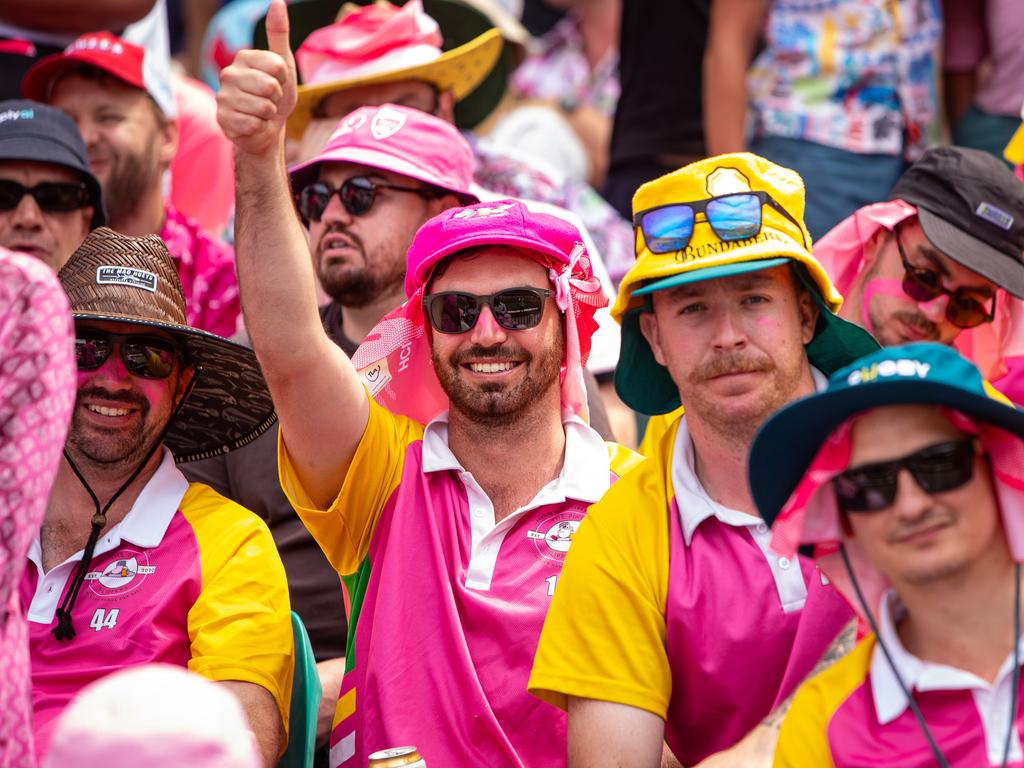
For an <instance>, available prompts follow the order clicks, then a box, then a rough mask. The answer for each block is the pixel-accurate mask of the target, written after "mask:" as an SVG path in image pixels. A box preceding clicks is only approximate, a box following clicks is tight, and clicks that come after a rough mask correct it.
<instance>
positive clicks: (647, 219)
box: [633, 191, 810, 254]
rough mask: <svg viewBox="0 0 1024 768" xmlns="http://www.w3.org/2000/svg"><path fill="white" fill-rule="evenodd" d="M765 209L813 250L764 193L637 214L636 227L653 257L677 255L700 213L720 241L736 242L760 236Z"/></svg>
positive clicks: (786, 215)
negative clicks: (779, 217) (775, 213)
mask: <svg viewBox="0 0 1024 768" xmlns="http://www.w3.org/2000/svg"><path fill="white" fill-rule="evenodd" d="M765 205H769V206H771V207H772V208H774V209H775V210H776V211H778V212H779V213H781V214H782V215H783V216H785V217H786V218H787V219H789V220H790V221H791V222H793V225H794V226H796V228H797V229H799V230H800V237H801V239H802V240H803V244H804V247H805V248H807V250H810V243H808V242H807V240H806V238H805V237H804V234H803V227H801V226H800V224H799V223H798V222H797V220H796V219H795V218H793V216H792V215H791V214H790V213H789V211H787V210H786V209H785V208H784V207H783V206H782V205H781V204H780V203H779V202H777V201H776V200H775V199H774V198H773V197H772V196H771V195H769V194H768V193H767V192H761V191H756V192H738V193H735V194H731V195H721V196H719V197H711V198H708V199H706V200H695V201H692V202H688V203H669V204H667V205H659V206H655V207H654V208H647V209H646V210H643V211H639V212H638V213H636V214H634V216H633V226H634V227H635V228H637V229H639V230H640V231H641V232H642V233H643V236H644V243H645V244H646V245H647V249H648V250H649V251H650V252H651V253H657V254H664V253H674V252H675V251H681V250H683V249H684V248H686V246H687V245H689V243H690V240H691V239H692V237H693V230H694V226H695V224H696V219H697V214H698V213H703V214H704V216H705V218H706V219H707V222H708V224H709V225H710V226H711V229H712V230H713V231H714V233H715V235H717V236H718V238H719V239H720V240H723V241H726V242H734V241H737V240H747V239H749V238H751V237H756V236H757V235H758V234H760V232H761V226H762V211H763V208H764V206H765Z"/></svg>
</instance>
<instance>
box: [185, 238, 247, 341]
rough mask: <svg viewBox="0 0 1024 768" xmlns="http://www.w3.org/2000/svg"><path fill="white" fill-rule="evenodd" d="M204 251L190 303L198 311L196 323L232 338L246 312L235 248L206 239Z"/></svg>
mask: <svg viewBox="0 0 1024 768" xmlns="http://www.w3.org/2000/svg"><path fill="white" fill-rule="evenodd" d="M200 251H201V252H200V259H199V263H197V264H196V268H197V269H196V271H197V276H196V282H195V283H194V284H193V294H192V295H193V303H192V304H190V305H189V306H190V309H192V310H193V311H194V312H195V321H194V325H196V326H198V327H199V328H202V329H203V330H204V331H209V332H210V333H216V334H217V335H218V336H223V337H224V338H226V339H230V338H231V337H232V336H234V335H235V333H237V331H238V318H239V316H240V315H241V313H242V305H241V300H240V298H239V294H238V277H237V276H236V274H235V251H234V249H233V248H232V247H231V246H230V245H228V244H227V243H222V242H219V241H216V240H212V239H204V240H203V241H202V244H201V246H200Z"/></svg>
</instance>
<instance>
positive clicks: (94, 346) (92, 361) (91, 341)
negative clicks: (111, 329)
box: [75, 333, 110, 371]
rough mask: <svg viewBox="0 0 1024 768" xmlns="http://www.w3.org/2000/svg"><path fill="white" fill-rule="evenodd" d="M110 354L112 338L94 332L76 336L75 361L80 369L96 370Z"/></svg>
mask: <svg viewBox="0 0 1024 768" xmlns="http://www.w3.org/2000/svg"><path fill="white" fill-rule="evenodd" d="M109 355H110V339H108V338H105V337H103V336H97V335H94V334H87V333H78V334H76V336H75V363H76V365H77V366H78V370H80V371H94V370H96V369H97V368H99V367H100V366H101V365H103V362H104V361H105V360H106V359H107V357H108V356H109Z"/></svg>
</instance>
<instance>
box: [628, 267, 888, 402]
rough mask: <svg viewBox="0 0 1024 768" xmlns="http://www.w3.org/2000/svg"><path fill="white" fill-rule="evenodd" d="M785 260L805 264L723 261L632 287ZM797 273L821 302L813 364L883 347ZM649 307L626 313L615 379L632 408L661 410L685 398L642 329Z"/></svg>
mask: <svg viewBox="0 0 1024 768" xmlns="http://www.w3.org/2000/svg"><path fill="white" fill-rule="evenodd" d="M786 263H792V264H794V265H797V264H801V262H799V261H797V260H795V259H789V258H774V259H762V260H758V261H746V262H738V263H733V264H723V265H719V266H717V267H708V268H706V269H698V270H692V271H690V272H683V273H680V274H676V275H671V276H669V277H666V278H663V279H661V280H658V281H657V282H655V283H652V284H649V285H646V286H644V287H643V288H640V289H639V290H636V291H633V292H632V295H633V296H637V295H644V294H650V293H654V292H655V291H657V290H664V289H665V288H672V287H674V286H677V285H685V284H687V283H695V282H700V281H702V280H713V279H715V278H718V277H728V276H731V275H736V274H744V273H748V272H755V271H759V270H762V269H770V268H772V267H777V266H781V265H783V264H786ZM796 274H797V275H798V276H799V278H800V280H801V282H802V283H803V284H804V286H805V287H806V288H807V290H808V291H810V293H811V296H813V297H814V302H815V304H816V305H817V307H818V322H817V325H816V326H815V330H814V337H813V338H812V339H811V341H810V342H809V343H808V344H807V345H806V347H805V349H806V350H807V359H808V360H809V361H810V363H811V365H813V366H814V367H815V368H817V369H818V370H819V371H821V372H822V373H823V374H825V375H826V376H829V375H831V374H832V373H833V372H835V371H837V370H839V369H840V368H842V367H844V366H846V365H849V364H850V363H852V362H853V361H854V360H856V359H858V358H860V357H863V356H864V355H868V354H871V353H872V352H875V351H877V350H878V349H880V346H879V344H878V342H877V341H875V339H874V337H873V336H872V335H871V334H870V333H868V332H867V331H866V330H864V329H863V328H861V327H860V326H859V325H856V324H854V323H851V322H849V321H848V320H844V319H843V318H841V317H839V315H836V314H834V313H833V312H832V310H831V309H830V308H829V306H828V304H827V303H826V302H825V300H824V298H822V296H821V293H820V291H819V289H818V287H817V284H816V283H815V282H814V280H813V279H812V278H811V277H810V275H808V274H807V272H806V269H797V270H796ZM646 311H649V310H648V308H647V307H637V308H634V309H630V310H628V311H627V312H626V314H625V315H623V317H622V335H621V341H620V351H619V364H618V365H617V366H616V367H615V374H614V382H615V391H616V392H617V393H618V395H619V398H620V399H621V400H622V402H624V403H625V404H626V405H628V406H629V407H630V408H632V409H633V410H636V411H639V412H641V413H645V414H647V415H649V416H657V415H659V414H663V413H669V412H670V411H674V410H675V409H676V408H678V407H679V406H680V405H682V402H681V400H680V397H679V388H678V387H677V386H676V384H675V382H674V381H673V380H672V377H671V376H670V375H669V372H668V369H667V368H665V366H663V365H661V364H660V363H659V362H658V361H657V360H655V358H654V352H653V351H652V350H651V347H650V345H649V344H648V343H647V339H646V338H645V337H644V335H643V333H642V332H641V330H640V315H641V314H642V313H643V312H646Z"/></svg>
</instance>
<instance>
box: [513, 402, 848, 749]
mask: <svg viewBox="0 0 1024 768" xmlns="http://www.w3.org/2000/svg"><path fill="white" fill-rule="evenodd" d="M693 462H694V455H693V444H692V441H691V439H690V436H689V431H688V429H687V427H686V419H685V417H681V418H680V419H679V420H678V421H677V422H676V424H675V425H673V427H672V428H671V429H669V430H667V431H665V432H664V433H663V434H662V436H661V439H660V441H659V442H658V443H657V445H656V450H655V452H653V453H652V457H651V458H649V459H648V460H647V461H645V462H644V463H643V464H641V465H640V467H638V468H637V469H636V470H634V471H633V472H631V473H630V474H629V475H628V476H627V477H625V478H624V479H623V480H622V481H621V482H619V483H616V484H615V486H614V487H612V488H611V489H610V490H609V491H608V493H607V494H605V496H604V498H603V499H602V500H601V501H600V503H598V504H596V505H594V506H593V507H591V509H590V512H589V513H588V515H587V519H586V520H585V521H584V523H583V525H582V526H580V530H579V532H578V533H577V535H576V542H575V544H574V546H573V553H572V556H571V557H570V558H569V561H568V562H567V563H566V567H565V569H564V571H563V573H562V578H561V580H560V582H559V586H558V592H557V593H556V594H555V597H554V600H553V602H552V606H551V611H550V612H549V614H548V618H547V621H546V622H545V624H544V630H543V632H542V633H541V638H540V645H539V647H538V650H537V657H536V660H535V661H534V667H533V673H532V675H531V677H530V682H529V689H530V691H531V692H533V693H535V694H536V695H537V696H539V697H540V698H542V699H544V700H545V701H549V702H551V703H553V704H556V705H557V706H559V707H562V708H563V709H564V708H565V707H566V700H567V697H568V696H576V697H581V698H588V699H598V700H602V701H611V702H615V703H619V704H625V705H628V706H632V707H636V708H638V709H643V710H646V711H648V712H652V713H654V714H655V715H657V716H658V717H660V718H662V719H663V720H665V740H666V741H667V742H668V745H669V747H671V749H672V751H673V752H674V753H675V755H676V757H677V758H679V760H681V761H682V763H683V764H684V765H692V764H695V763H699V762H700V761H701V760H703V759H704V758H705V757H707V756H708V755H711V754H714V753H715V752H719V751H721V750H724V749H727V748H729V747H730V746H732V745H733V744H735V743H736V742H738V741H739V740H740V739H742V738H743V736H745V735H746V734H747V733H748V732H749V731H750V730H751V729H752V728H754V726H756V725H757V724H758V723H759V722H761V720H763V719H764V718H765V717H766V716H767V715H768V714H769V713H770V712H771V711H772V710H773V709H774V708H775V707H776V706H778V705H779V704H780V703H782V701H783V700H784V699H785V698H786V697H787V696H788V695H789V694H790V693H791V692H792V691H793V690H795V689H796V687H797V686H798V685H799V684H800V683H801V682H802V681H803V679H804V678H805V677H806V676H807V675H808V674H809V673H810V672H811V670H812V669H813V668H814V666H815V664H817V662H818V661H819V660H820V659H821V657H822V656H823V654H824V653H825V651H826V649H827V648H828V646H829V645H830V644H831V643H832V641H833V640H834V639H835V638H836V636H837V635H838V634H839V632H840V631H841V630H842V629H843V627H844V626H845V625H846V624H847V623H848V622H849V620H850V619H851V618H852V616H853V613H852V612H851V610H850V608H849V607H848V606H847V604H846V602H845V601H844V600H843V599H842V598H841V597H840V596H839V595H837V594H836V593H834V592H833V590H832V589H831V588H830V587H828V586H825V585H824V584H823V582H822V578H821V576H820V574H819V573H818V571H817V569H816V568H815V566H814V564H813V563H812V562H811V561H810V560H808V559H806V558H803V557H799V558H797V559H795V560H790V559H789V558H785V557H779V556H777V555H776V554H775V553H773V552H772V551H771V550H770V549H769V543H770V541H771V532H770V531H769V529H768V528H767V526H765V524H764V522H763V521H762V520H761V519H760V518H759V517H754V516H753V515H749V514H746V513H744V512H739V511H736V510H731V509H727V508H725V507H722V506H721V505H719V504H717V503H716V502H715V501H714V500H712V499H711V498H710V497H709V496H708V495H707V493H706V492H705V491H704V489H703V487H702V486H701V484H700V481H699V480H698V479H697V476H696V474H695V473H694V470H693Z"/></svg>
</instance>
